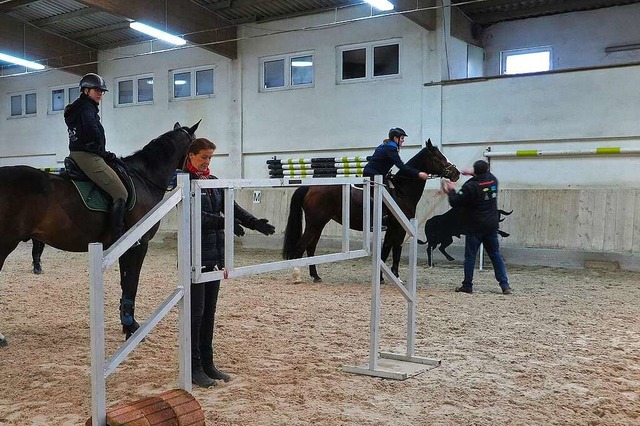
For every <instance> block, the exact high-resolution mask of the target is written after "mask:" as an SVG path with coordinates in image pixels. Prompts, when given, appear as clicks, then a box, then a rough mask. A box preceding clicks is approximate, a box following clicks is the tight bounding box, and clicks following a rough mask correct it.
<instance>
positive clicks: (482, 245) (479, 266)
mask: <svg viewBox="0 0 640 426" xmlns="http://www.w3.org/2000/svg"><path fill="white" fill-rule="evenodd" d="M479 252H480V261H479V262H478V271H482V270H483V269H484V244H480V250H479Z"/></svg>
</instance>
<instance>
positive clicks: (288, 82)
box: [260, 52, 314, 92]
mask: <svg viewBox="0 0 640 426" xmlns="http://www.w3.org/2000/svg"><path fill="white" fill-rule="evenodd" d="M313 65H314V64H313V52H299V53H290V54H288V55H279V56H272V57H268V58H262V59H260V69H261V75H260V91H261V92H268V91H272V90H280V89H291V88H299V87H311V86H313Z"/></svg>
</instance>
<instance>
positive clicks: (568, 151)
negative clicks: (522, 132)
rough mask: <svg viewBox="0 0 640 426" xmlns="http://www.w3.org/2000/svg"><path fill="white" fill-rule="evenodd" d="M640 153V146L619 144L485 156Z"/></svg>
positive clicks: (524, 150)
mask: <svg viewBox="0 0 640 426" xmlns="http://www.w3.org/2000/svg"><path fill="white" fill-rule="evenodd" d="M619 154H640V148H620V147H617V146H611V147H602V148H591V149H566V150H557V151H545V150H536V149H521V150H518V151H511V152H509V151H503V152H500V151H485V153H484V156H485V157H546V156H572V155H619Z"/></svg>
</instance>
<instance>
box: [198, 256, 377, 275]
mask: <svg viewBox="0 0 640 426" xmlns="http://www.w3.org/2000/svg"><path fill="white" fill-rule="evenodd" d="M367 256H369V252H368V251H366V250H353V251H350V252H348V253H332V254H323V255H320V256H313V257H301V258H300V259H291V260H281V261H278V262H270V263H263V264H260V265H251V266H241V267H239V268H234V269H231V270H229V271H228V278H237V277H242V276H245V275H254V274H260V273H263V272H274V271H280V270H282V269H288V268H299V267H302V266H309V265H320V264H323V263H330V262H338V261H341V260H350V259H358V258H361V257H367ZM222 279H224V271H213V272H203V273H200V274H195V277H194V281H193V282H194V283H203V282H208V281H216V280H222Z"/></svg>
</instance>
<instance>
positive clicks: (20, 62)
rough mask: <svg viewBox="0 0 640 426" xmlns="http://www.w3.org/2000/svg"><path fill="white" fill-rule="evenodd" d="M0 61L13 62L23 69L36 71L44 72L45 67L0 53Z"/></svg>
mask: <svg viewBox="0 0 640 426" xmlns="http://www.w3.org/2000/svg"><path fill="white" fill-rule="evenodd" d="M0 60H1V61H5V62H11V63H13V64H16V65H22V66H23V67H27V68H31V69H34V70H43V69H44V65H42V64H39V63H37V62H31V61H25V60H24V59H20V58H16V57H15V56H11V55H6V54H4V53H0Z"/></svg>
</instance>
